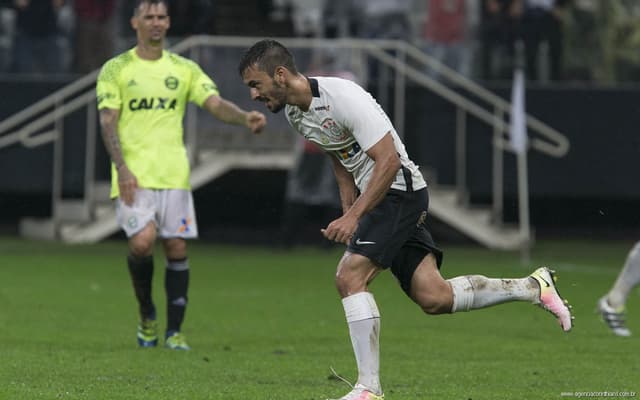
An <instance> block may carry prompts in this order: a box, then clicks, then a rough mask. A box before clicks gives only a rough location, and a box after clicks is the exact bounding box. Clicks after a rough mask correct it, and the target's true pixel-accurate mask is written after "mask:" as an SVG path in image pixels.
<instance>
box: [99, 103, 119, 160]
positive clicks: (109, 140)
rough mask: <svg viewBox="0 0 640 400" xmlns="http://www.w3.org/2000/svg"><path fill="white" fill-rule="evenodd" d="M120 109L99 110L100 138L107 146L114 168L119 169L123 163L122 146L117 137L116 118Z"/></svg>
mask: <svg viewBox="0 0 640 400" xmlns="http://www.w3.org/2000/svg"><path fill="white" fill-rule="evenodd" d="M119 117H120V111H118V110H113V109H108V108H105V109H102V110H100V126H101V127H102V140H103V141H104V145H105V147H106V148H107V152H108V153H109V156H110V157H111V161H112V162H113V163H114V164H115V166H116V169H120V167H122V166H123V165H124V158H123V157H122V148H121V146H120V139H119V138H118V119H119Z"/></svg>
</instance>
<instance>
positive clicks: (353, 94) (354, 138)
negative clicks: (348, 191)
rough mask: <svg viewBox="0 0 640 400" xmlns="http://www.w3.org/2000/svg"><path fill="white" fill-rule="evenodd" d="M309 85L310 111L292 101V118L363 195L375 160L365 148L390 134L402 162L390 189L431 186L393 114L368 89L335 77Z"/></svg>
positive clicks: (288, 112) (311, 81)
mask: <svg viewBox="0 0 640 400" xmlns="http://www.w3.org/2000/svg"><path fill="white" fill-rule="evenodd" d="M309 84H310V85H311V93H312V95H313V99H312V100H311V105H310V106H309V110H307V111H302V110H301V109H300V108H299V107H297V106H291V105H287V106H286V108H285V115H286V117H287V120H288V121H289V124H291V126H292V127H293V128H294V129H295V130H296V131H298V133H300V134H301V135H303V136H304V137H305V138H306V139H307V140H310V141H312V142H314V143H316V144H317V145H318V146H320V147H321V148H322V149H323V150H325V151H326V152H328V153H330V154H332V155H333V156H335V157H336V158H337V159H338V160H339V161H340V163H341V164H342V165H343V166H344V167H345V168H346V170H347V171H349V172H350V173H351V174H352V175H353V178H354V181H355V183H356V186H357V187H358V189H359V190H360V192H361V193H363V192H364V191H365V190H366V188H367V184H368V183H369V179H370V178H371V173H372V171H373V166H374V164H375V162H374V161H373V159H372V158H371V157H369V156H368V155H367V153H366V151H367V150H369V149H370V148H371V147H372V146H373V145H375V144H376V143H378V142H379V141H380V140H381V139H382V138H383V137H384V136H385V135H386V134H387V133H391V136H392V137H393V143H394V145H395V147H396V151H397V152H398V156H399V157H400V162H401V163H402V167H401V168H400V169H399V170H398V173H397V174H396V177H395V179H394V180H393V183H392V184H391V188H392V189H398V190H402V191H408V192H410V191H414V190H419V189H422V188H424V187H426V186H427V183H426V182H425V180H424V178H423V177H422V174H421V173H420V171H419V170H418V167H417V166H416V165H415V164H414V163H413V162H412V161H411V160H410V159H409V157H408V156H407V152H406V150H405V148H404V144H403V143H402V141H401V140H400V137H398V134H397V133H396V131H395V129H394V128H393V125H392V124H391V121H390V120H389V117H387V114H385V112H384V110H383V109H382V107H380V105H379V104H378V103H377V102H376V101H375V99H374V98H373V97H372V96H371V95H370V94H369V93H368V92H366V91H365V90H364V89H363V88H361V87H360V86H358V84H356V83H354V82H352V81H349V80H346V79H341V78H334V77H314V78H309Z"/></svg>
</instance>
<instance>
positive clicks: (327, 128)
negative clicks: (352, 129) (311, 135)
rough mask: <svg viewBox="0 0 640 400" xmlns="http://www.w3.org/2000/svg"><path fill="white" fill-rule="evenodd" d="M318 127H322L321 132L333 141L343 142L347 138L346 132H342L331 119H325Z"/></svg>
mask: <svg viewBox="0 0 640 400" xmlns="http://www.w3.org/2000/svg"><path fill="white" fill-rule="evenodd" d="M320 125H321V126H322V130H323V132H324V133H326V134H328V135H329V136H331V138H332V139H334V140H344V139H346V138H347V132H346V131H344V130H342V129H341V128H340V127H339V126H338V124H337V123H336V122H335V121H334V120H333V119H331V118H327V119H325V120H324V121H322V124H320Z"/></svg>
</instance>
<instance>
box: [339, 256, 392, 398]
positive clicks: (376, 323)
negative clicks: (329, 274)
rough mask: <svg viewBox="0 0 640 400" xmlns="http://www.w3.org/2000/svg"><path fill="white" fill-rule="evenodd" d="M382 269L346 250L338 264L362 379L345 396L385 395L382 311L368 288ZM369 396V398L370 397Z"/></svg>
mask: <svg viewBox="0 0 640 400" xmlns="http://www.w3.org/2000/svg"><path fill="white" fill-rule="evenodd" d="M380 271H381V269H380V268H378V267H376V266H375V265H374V264H373V263H372V262H371V260H369V259H368V258H367V257H364V256H362V255H359V254H354V253H350V252H345V254H344V256H343V257H342V259H341V260H340V263H339V264H338V270H337V273H336V287H337V289H338V292H339V293H340V296H341V297H342V305H343V307H344V311H345V315H346V318H347V324H348V325H349V335H350V336H351V344H352V345H353V351H354V354H355V357H356V364H357V366H358V382H357V384H356V386H355V388H354V390H353V391H352V393H350V394H348V395H347V396H345V397H344V398H350V397H349V396H352V397H353V398H356V397H355V396H356V395H360V396H362V397H357V398H362V399H375V398H377V397H376V396H378V395H382V387H381V385H380V376H379V370H380V349H379V338H380V312H379V311H378V306H377V304H376V301H375V300H374V298H373V295H372V294H371V293H369V292H368V291H367V285H368V283H369V282H370V281H371V280H373V278H375V276H376V275H377V274H378V273H379V272H380ZM367 396H368V397H367Z"/></svg>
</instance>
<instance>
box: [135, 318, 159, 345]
mask: <svg viewBox="0 0 640 400" xmlns="http://www.w3.org/2000/svg"><path fill="white" fill-rule="evenodd" d="M137 337H138V346H140V347H156V346H157V345H158V324H157V323H156V320H155V319H143V320H142V321H140V324H139V325H138V334H137Z"/></svg>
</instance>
